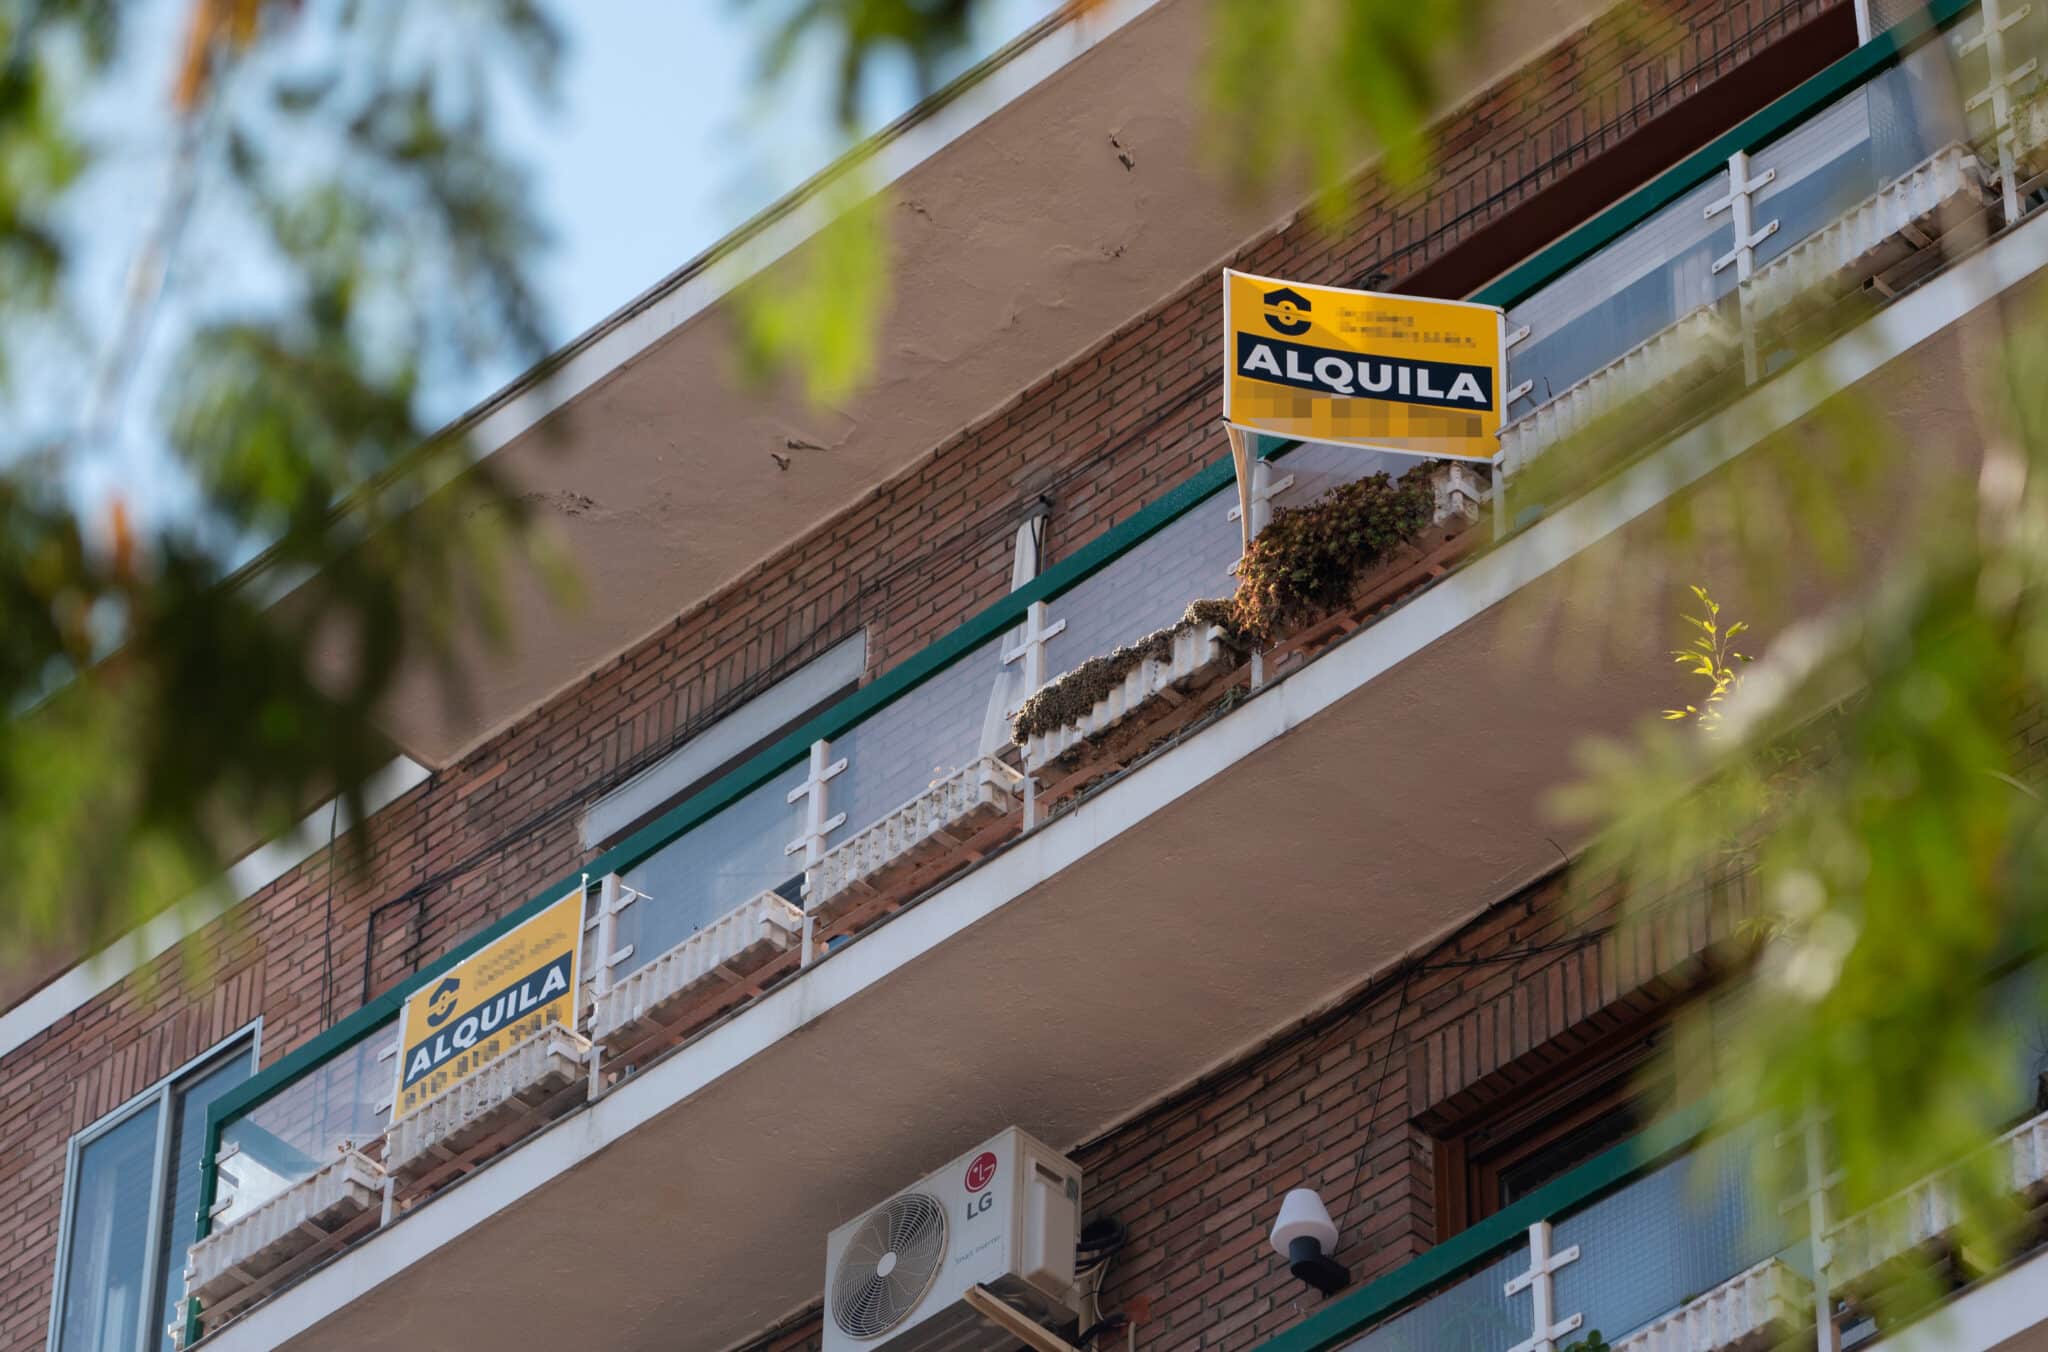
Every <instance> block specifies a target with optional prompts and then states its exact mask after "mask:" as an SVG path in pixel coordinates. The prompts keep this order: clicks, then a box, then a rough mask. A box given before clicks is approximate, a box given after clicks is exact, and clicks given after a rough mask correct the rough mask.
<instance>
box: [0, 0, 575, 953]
mask: <svg viewBox="0 0 2048 1352" xmlns="http://www.w3.org/2000/svg"><path fill="white" fill-rule="evenodd" d="M126 17H127V16H126V13H125V11H123V10H120V9H117V8H114V7H111V6H101V5H96V4H85V3H70V4H64V3H46V4H41V5H38V6H34V7H29V8H9V9H7V10H6V11H5V12H4V14H0V37H4V38H6V39H7V41H8V48H9V50H10V51H12V52H13V53H14V54H15V56H16V60H15V61H14V63H13V64H12V65H10V66H7V67H5V68H0V335H4V337H0V351H4V352H7V353H9V354H10V355H11V354H14V353H16V352H18V351H20V350H21V349H23V348H24V347H33V348H36V349H37V350H38V351H39V353H42V354H46V353H47V351H48V350H49V349H51V348H52V346H53V345H55V346H57V347H58V350H61V348H62V345H63V344H64V343H66V342H69V343H72V344H74V345H76V344H78V343H79V342H80V339H79V337H78V336H77V334H76V330H77V325H76V324H75V323H74V322H73V320H72V318H71V317H69V316H66V315H64V314H63V313H62V311H61V305H62V298H63V294H64V291H63V287H62V286H61V285H60V283H61V281H62V279H63V278H64V276H65V275H66V273H67V272H68V271H69V270H70V269H71V268H72V267H73V266H74V264H75V260H74V259H73V258H72V257H71V256H70V255H69V254H68V253H67V252H66V244H65V241H64V240H63V237H62V236H61V235H59V234H58V233H57V232H56V231H54V230H53V229H51V227H50V225H49V222H50V221H52V220H54V219H56V218H57V217H58V216H59V215H60V214H61V213H62V212H63V210H64V209H65V208H66V206H67V205H68V199H67V194H68V193H70V192H71V191H72V190H73V189H74V188H75V187H76V185H77V184H78V182H79V181H80V173H81V170H82V168H83V166H85V165H87V164H89V163H91V161H92V159H93V154H94V147H93V146H92V144H91V143H90V140H89V138H88V136H87V134H86V133H85V131H84V130H83V129H82V127H81V125H80V124H79V123H78V122H77V121H76V120H75V112H76V104H77V102H78V99H79V98H80V97H81V96H82V95H83V94H84V93H85V92H87V91H89V90H91V89H93V88H95V86H96V84H97V83H98V82H100V81H103V80H105V79H106V78H108V77H109V75H110V73H111V70H112V66H111V64H110V63H111V62H112V61H113V60H114V59H115V57H116V55H117V54H118V53H119V52H120V50H121V48H122V44H123V42H124V40H125V36H126V34H125V22H126ZM285 17H286V15H285V13H284V11H283V10H282V9H281V8H280V7H276V6H264V5H259V4H256V3H253V0H231V2H230V0H197V2H196V3H194V4H193V5H192V6H191V8H190V11H189V23H190V38H189V43H188V46H187V48H186V50H185V52H184V54H183V60H182V66H181V71H180V76H179V81H178V84H177V87H176V91H175V93H174V96H173V97H172V99H170V100H168V101H167V102H166V105H165V107H164V109H163V115H164V116H165V117H166V118H167V119H174V120H176V122H177V125H178V129H179V137H180V144H181V147H182V149H181V151H180V154H179V156H178V158H177V161H176V163H175V164H174V165H173V172H172V179H173V182H172V186H171V188H170V190H169V195H168V198H167V201H166V203H165V206H164V216H165V219H166V221H168V222H170V223H171V224H170V226H169V227H168V228H165V229H161V230H157V231H153V232H152V233H151V234H150V235H149V236H148V237H147V238H146V239H145V240H144V243H143V246H142V247H143V249H144V251H145V252H144V257H145V258H146V259H147V261H148V263H149V266H148V267H145V268H142V269H139V271H138V275H139V276H142V277H143V278H144V279H145V280H146V279H147V278H148V277H151V276H165V275H179V276H180V278H181V281H182V284H183V286H184V287H185V288H186V289H187V291H188V293H191V294H198V295H204V294H205V292H206V289H207V287H208V285H209V282H210V281H214V280H217V279H214V278H209V277H208V276H207V275H206V274H205V272H204V269H203V267H202V266H201V265H200V263H199V262H198V260H195V259H181V258H180V257H179V254H178V250H177V243H178V240H179V238H180V235H181V231H180V230H179V228H177V227H178V223H179V222H181V221H182V220H183V218H184V217H186V216H189V215H191V214H192V213H194V212H195V211H199V210H202V209H205V210H209V211H214V212H223V213H226V214H227V216H229V217H231V218H232V219H234V220H235V221H236V222H238V224H239V226H240V228H241V229H242V231H243V242H244V244H245V246H246V247H245V250H244V251H243V252H242V253H240V254H238V255H236V256H234V257H232V258H230V259H229V260H228V262H229V264H230V265H231V266H234V267H242V266H244V265H247V266H249V267H252V268H254V269H257V270H259V271H267V272H268V273H269V274H271V275H273V276H275V278H276V279H277V280H278V282H279V286H278V288H277V289H278V291H279V293H280V295H281V299H279V300H278V301H276V303H273V304H267V305H260V304H252V305H247V306H242V307H238V308H235V309H233V310H228V309H226V308H225V307H219V308H216V309H215V310H213V311H212V312H211V317H209V318H207V319H205V320H204V321H202V322H200V323H198V324H197V325H196V326H191V327H188V328H184V329H181V330H179V331H177V332H175V333H172V334H170V335H169V336H168V337H166V338H165V339H164V341H166V342H175V343H176V345H177V350H176V355H175V358H174V360H173V363H172V369H173V373H172V378H171V379H169V380H168V381H166V382H165V383H164V386H163V393H162V396H161V404H160V407H159V409H158V410H157V412H158V417H157V419H156V420H155V421H154V422H153V423H152V424H151V426H152V430H153V433H154V434H155V435H160V436H161V437H162V438H163V439H164V440H165V441H167V442H168V446H169V449H170V451H171V452H172V454H173V456H174V457H175V462H176V468H177V470H178V471H179V472H180V473H182V474H183V475H184V484H183V487H184V488H186V489H189V494H190V499H191V506H190V510H189V511H187V512H184V513H182V514H178V515H175V516H173V517H172V518H171V519H170V520H168V521H156V522H152V523H151V524H150V525H149V526H148V527H147V528H141V527H138V526H137V525H136V524H135V514H134V513H133V511H132V510H131V504H130V503H129V502H128V501H127V500H126V499H125V498H124V497H116V498H115V499H114V500H113V501H112V502H111V504H107V505H99V504H88V505H81V504H80V502H79V501H78V500H77V499H76V498H75V497H74V496H73V495H72V494H71V493H70V492H69V490H68V487H67V477H66V476H67V475H68V474H69V473H71V472H72V471H74V470H75V469H76V467H77V466H78V465H79V464H80V463H81V462H84V461H87V460H89V459H90V458H91V457H94V456H96V455H101V454H104V453H106V452H107V451H108V449H109V443H110V442H112V441H115V440H116V438H115V436H114V430H113V429H114V428H115V427H116V425H117V424H118V422H119V419H118V418H117V417H115V416H113V413H114V411H118V410H119V409H120V408H121V406H122V405H123V404H124V403H125V402H127V401H128V399H129V396H128V391H127V387H128V386H129V385H130V384H132V383H133V382H134V378H135V376H134V369H133V366H134V362H133V349H134V348H136V347H137V346H139V344H140V342H141V341H142V338H143V336H144V335H147V334H148V332H149V330H150V328H151V322H152V319H153V317H154V311H155V308H156V304H157V294H156V292H155V290H154V289H153V288H151V287H148V286H139V287H137V288H135V289H133V290H131V293H130V295H129V297H128V306H129V309H128V312H127V313H125V314H123V315H120V316H117V317H116V320H115V322H114V324H113V325H112V326H111V328H110V330H109V332H110V333H111V335H112V336H111V339H110V341H109V343H108V347H107V356H106V359H105V361H104V364H103V372H102V377H101V379H100V381H99V382H98V383H97V386H96V387H95V389H94V390H93V391H92V394H91V402H92V404H93V405H94V406H95V407H96V408H99V409H101V410H102V411H100V412H95V411H93V410H91V409H88V410H83V411H82V412H81V416H80V417H79V419H78V421H77V428H76V430H75V431H73V432H70V433H68V434H65V435H61V436H59V437H57V438H56V439H54V440H48V441H44V442H41V443H37V442H30V441H26V440H24V438H25V437H26V436H27V435H29V434H28V433H27V432H25V431H23V430H21V427H22V425H21V424H19V423H17V425H16V428H15V430H14V431H12V432H11V433H9V434H4V435H0V700H4V701H5V704H6V706H7V709H8V711H9V714H10V716H9V717H8V718H7V719H6V720H5V721H4V722H0V872H4V873H5V875H6V876H7V877H8V878H9V879H10V888H9V903H8V906H9V909H8V913H7V919H8V922H9V923H8V924H7V925H6V926H5V927H4V929H0V934H4V936H5V937H4V940H0V943H5V944H8V945H17V946H20V945H30V946H41V945H49V944H56V945H64V946H71V945H79V944H84V945H95V946H96V945H99V944H102V943H104V942H106V941H108V940H110V939H112V938H114V937H115V936H117V935H118V934H120V933H122V932H124V931H126V930H128V929H130V928H132V927H133V926H134V925H135V924H136V923H137V922H138V921H139V920H140V919H142V918H144V917H146V916H148V915H151V914H154V913H156V912H157V911H159V910H161V909H163V908H164V907H165V906H167V905H170V904H171V903H173V902H175V901H177V900H179V899H180V898H184V897H188V896H192V895H195V894H196V893H197V892H198V890H199V889H201V888H203V887H205V886H208V885H210V884H212V883H213V882H214V880H216V879H217V878H219V877H220V875H221V872H222V870H223V868H224V866H225V865H226V863H227V862H229V861H230V860H232V859H233V858H234V857H235V856H236V855H238V854H239V853H240V852H241V851H242V850H244V849H246V848H247V847H248V846H249V845H251V844H254V843H255V842H256V841H258V840H260V839H262V838H263V837H265V836H267V835H275V834H279V833H282V832H283V831H284V830H286V829H288V828H289V827H290V826H291V825H292V824H294V823H296V821H297V820H298V818H299V817H300V815H301V814H303V813H304V812H305V811H306V810H307V809H308V808H310V807H311V806H312V805H313V803H314V802H315V801H317V800H318V799H319V798H320V797H321V796H323V795H324V794H327V793H331V792H338V793H340V794H341V795H342V796H343V798H344V799H346V800H347V802H348V804H349V806H350V808H351V809H352V811H353V812H354V813H355V814H356V815H360V811H361V802H360V788H361V785H362V784H363V783H364V781H365V780H366V779H367V777H368V776H369V775H370V774H371V773H372V772H374V771H375V770H376V769H377V768H379V766H381V764H382V763H383V761H384V760H385V759H387V758H388V756H389V754H390V748H389V747H388V745H386V744H385V743H384V741H383V739H382V738H381V737H380V735H379V734H378V732H377V730H376V726H375V723H374V718H373V716H374V714H375V713H376V711H377V710H378V708H379V706H380V704H381V703H382V701H383V700H384V697H385V696H386V695H387V694H388V693H389V691H390V690H391V688H392V685H393V682H394V681H395V680H396V679H397V677H398V674H399V672H400V670H401V669H402V668H404V667H407V666H409V665H414V664H424V665H426V666H428V667H429V668H431V669H437V670H440V671H441V672H442V673H443V674H444V676H445V677H446V678H447V686H446V689H447V691H448V693H449V695H450V697H451V698H459V696H460V691H461V686H460V681H459V678H458V676H457V673H456V667H455V663H454V653H455V652H456V650H457V645H458V644H459V643H461V642H463V640H464V639H465V638H466V637H470V638H475V637H481V638H486V639H487V638H489V637H490V636H491V635H493V634H495V633H498V632H501V627H500V623H499V622H500V620H501V609H502V607H501V603H500V600H499V587H500V579H501V576H502V569H503V567H504V566H505V565H506V563H507V562H509V560H510V559H511V558H512V557H514V555H515V554H516V555H518V556H521V557H524V558H526V559H528V560H530V561H532V562H533V563H535V564H538V565H540V566H541V567H542V568H543V569H544V570H545V571H546V573H547V575H548V576H550V577H556V576H558V570H557V568H556V567H555V565H554V563H553V561H552V559H551V557H550V556H549V554H548V552H547V550H546V548H545V546H544V544H543V542H541V541H539V540H537V539H535V538H534V537H532V536H531V535H530V534H529V533H528V532H527V530H526V521H525V514H524V511H523V508H522V504H521V503H520V501H519V499H518V497H517V496H516V494H515V493H514V492H513V491H512V490H511V488H510V487H509V486H508V485H506V484H505V483H503V482H501V481H500V480H499V478H498V476H497V475H496V473H495V472H494V471H493V470H492V469H491V467H490V466H489V465H488V464H485V465H474V464H473V463H472V462H473V460H474V457H473V455H472V453H471V448H470V447H469V446H468V445H467V444H466V443H465V442H464V441H463V439H462V438H461V437H460V436H459V435H443V434H441V433H439V432H438V431H437V429H436V426H435V420H434V415H432V414H431V413H430V412H429V410H428V409H427V407H426V405H425V401H424V400H423V399H422V397H421V393H422V391H423V390H425V389H428V388H430V387H435V388H446V385H445V382H446V381H448V380H450V379H460V378H462V377H463V376H464V375H465V374H468V373H474V372H477V371H479V370H486V371H499V370H503V369H506V368H507V367H515V368H516V366H518V365H521V364H525V363H529V362H532V361H533V360H535V359H536V358H538V356H539V355H540V352H541V346H542V345H541V324H540V321H539V317H538V314H537V308H536V306H535V303H534V300H533V297H532V295H531V293H530V291H529V290H528V288H527V286H526V282H525V269H526V264H527V260H528V258H529V256H530V254H531V252H532V250H533V248H534V246H535V245H536V243H537V242H538V241H539V238H540V232H539V230H538V228H537V226H536V224H535V222H534V220H533V218H532V216H531V212H530V208H529V207H528V205H527V197H528V192H527V188H526V185H525V184H524V183H523V182H522V181H521V180H520V178H519V177H518V176H517V175H516V174H515V173H513V172H512V171H511V169H510V168H509V166H508V165H507V163H506V162H505V161H504V160H503V158H502V157H501V156H500V155H499V154H498V153H497V151H496V150H495V149H494V148H493V143H492V141H491V137H490V127H489V125H488V121H487V110H488V108H489V107H490V104H491V100H490V97H489V92H488V91H489V87H490V86H491V84H492V83H493V82H494V81H498V80H500V79H502V78H503V76H504V75H505V73H506V72H507V71H508V70H511V71H516V72H521V73H523V74H524V75H525V76H527V77H530V78H531V79H533V80H535V81H536V82H538V83H539V84H541V85H544V84H545V71H546V68H547V66H548V65H549V63H550V62H551V61H552V60H553V56H554V53H555V50H556V47H557V41H556V38H555V36H554V34H553V32H552V30H551V29H550V28H548V26H547V25H546V24H545V23H544V22H543V21H542V20H541V18H540V16H539V12H538V11H537V10H536V9H534V8H533V6H532V5H531V4H529V3H525V0H476V3H471V4H467V5H462V6H448V7H442V6H415V5H410V4H406V3H403V2H402V0H374V2H371V3H360V4H352V5H347V6H338V7H326V8H323V9H320V10H318V11H313V10H308V11H306V12H304V13H300V14H297V15H295V16H291V17H292V22H293V23H295V24H296V25H297V29H296V30H295V31H294V32H292V34H291V35H290V40H286V39H285V38H284V37H283V36H282V35H280V34H277V33H275V32H274V31H273V25H274V24H277V23H281V22H282V21H283V20H284V19H285ZM309 28H311V29H316V30H318V31H316V32H308V31H305V30H307V29H309ZM309 53H311V54H315V55H308V54H309ZM202 184H204V185H205V186H206V187H207V188H208V190H209V193H210V195H208V196H205V197H204V198H202V196H201V194H200V192H199V188H200V186H201V185H202ZM180 264H182V265H183V266H179V265H180ZM44 359H45V360H47V356H46V355H44ZM85 364H90V359H89V358H88V360H87V362H86V363H85ZM13 373H14V374H17V375H18V374H19V367H18V365H17V366H16V367H15V368H14V371H13ZM251 543H257V544H261V545H262V546H264V547H265V549H266V552H265V554H264V555H263V557H262V559H261V561H260V562H259V564H258V566H256V567H255V568H253V569H251V570H250V571H248V572H246V573H242V574H239V575H237V574H231V573H230V571H229V568H228V565H227V563H226V562H225V560H227V559H229V558H231V557H233V556H234V555H235V554H236V553H237V552H238V551H241V550H245V549H246V548H248V546H249V545H250V544H251ZM307 579H310V580H307ZM292 589H295V590H293V592H292V595H290V596H289V597H288V598H287V599H285V600H284V601H283V602H282V603H281V604H278V603H275V602H276V601H277V598H278V596H279V595H280V594H281V593H282V592H284V591H286V590H292ZM352 843H353V844H354V845H355V846H356V847H357V850H358V858H361V857H365V856H366V855H367V852H368V851H369V850H370V849H371V848H372V847H373V845H374V840H373V837H372V835H371V833H370V832H369V831H368V830H364V831H359V832H356V833H355V834H354V836H353V837H352Z"/></svg>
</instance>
